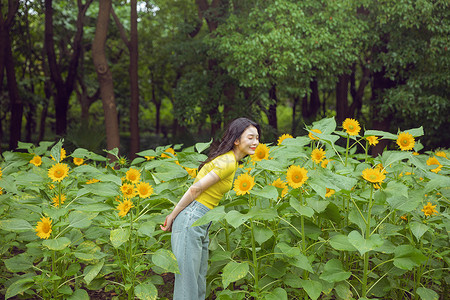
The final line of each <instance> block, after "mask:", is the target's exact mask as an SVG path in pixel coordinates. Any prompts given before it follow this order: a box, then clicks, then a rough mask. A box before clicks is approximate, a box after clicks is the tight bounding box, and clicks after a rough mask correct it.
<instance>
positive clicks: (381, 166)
mask: <svg viewBox="0 0 450 300" xmlns="http://www.w3.org/2000/svg"><path fill="white" fill-rule="evenodd" d="M375 169H376V170H378V171H380V172H381V173H382V174H386V173H387V171H386V169H385V168H384V167H383V165H382V164H377V165H376V166H375Z"/></svg>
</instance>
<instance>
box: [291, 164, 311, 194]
mask: <svg viewBox="0 0 450 300" xmlns="http://www.w3.org/2000/svg"><path fill="white" fill-rule="evenodd" d="M307 173H308V171H307V170H306V169H305V168H300V167H299V166H290V167H289V168H288V170H287V176H286V179H287V182H288V184H289V185H290V186H291V187H293V188H294V189H296V188H298V187H301V186H302V185H303V184H304V183H305V182H306V180H307V179H308V176H307V175H306V174H307Z"/></svg>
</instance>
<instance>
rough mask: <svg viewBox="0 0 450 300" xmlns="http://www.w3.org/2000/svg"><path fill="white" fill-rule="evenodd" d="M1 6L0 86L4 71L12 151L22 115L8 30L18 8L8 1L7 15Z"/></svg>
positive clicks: (18, 138)
mask: <svg viewBox="0 0 450 300" xmlns="http://www.w3.org/2000/svg"><path fill="white" fill-rule="evenodd" d="M2 6H3V1H2V5H0V44H1V46H0V47H1V48H0V51H1V52H0V55H1V56H2V58H1V60H0V67H1V69H0V72H1V73H2V75H1V77H0V78H1V79H2V81H0V85H3V74H4V73H3V72H4V71H6V80H7V82H8V93H9V100H10V107H11V119H10V133H9V148H10V149H11V150H13V149H15V148H16V147H17V144H18V142H19V140H20V138H21V131H22V115H23V103H22V99H21V98H20V95H19V88H18V86H17V80H16V71H15V68H14V58H13V55H12V50H11V36H10V29H11V26H12V23H13V20H14V17H15V15H16V13H17V9H18V7H19V1H13V0H9V1H8V12H7V14H4V12H3V7H2ZM5 17H6V18H5Z"/></svg>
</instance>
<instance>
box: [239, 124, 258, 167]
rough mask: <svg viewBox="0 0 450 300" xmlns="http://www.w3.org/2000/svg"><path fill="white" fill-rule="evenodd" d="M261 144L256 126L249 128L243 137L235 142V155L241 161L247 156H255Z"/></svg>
mask: <svg viewBox="0 0 450 300" xmlns="http://www.w3.org/2000/svg"><path fill="white" fill-rule="evenodd" d="M258 144H259V134H258V130H257V129H256V127H255V126H252V125H250V126H248V127H247V128H246V129H245V130H244V132H243V133H242V134H241V137H240V138H239V139H237V140H236V141H234V148H233V151H234V155H235V156H236V159H237V160H241V159H242V158H244V157H245V156H246V155H253V154H255V149H256V147H257V146H258Z"/></svg>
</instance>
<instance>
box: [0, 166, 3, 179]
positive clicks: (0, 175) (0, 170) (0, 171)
mask: <svg viewBox="0 0 450 300" xmlns="http://www.w3.org/2000/svg"><path fill="white" fill-rule="evenodd" d="M2 175H3V173H2V168H0V178H2Z"/></svg>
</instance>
